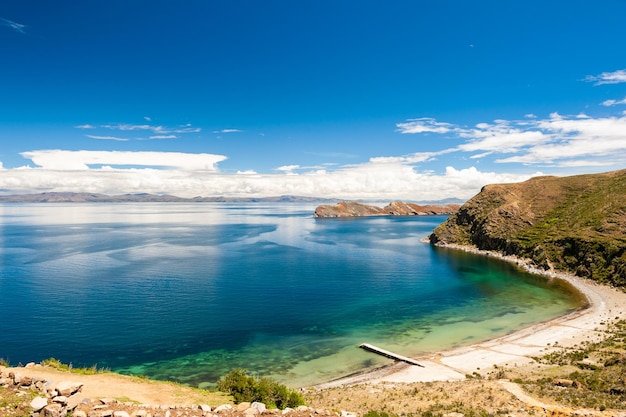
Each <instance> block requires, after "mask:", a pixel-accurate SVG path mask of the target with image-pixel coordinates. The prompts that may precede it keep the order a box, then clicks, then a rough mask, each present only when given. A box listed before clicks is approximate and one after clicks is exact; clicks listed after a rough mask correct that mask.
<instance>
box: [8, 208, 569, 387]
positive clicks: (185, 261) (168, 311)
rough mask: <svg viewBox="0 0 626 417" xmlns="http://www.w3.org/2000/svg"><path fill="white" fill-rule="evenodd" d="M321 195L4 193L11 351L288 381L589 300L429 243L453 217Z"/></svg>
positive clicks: (477, 337)
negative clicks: (14, 199) (371, 209)
mask: <svg viewBox="0 0 626 417" xmlns="http://www.w3.org/2000/svg"><path fill="white" fill-rule="evenodd" d="M314 209H315V204H297V203H287V204H277V203H267V204H266V203H246V204H231V203H187V204H178V203H140V204H96V203H93V204H92V203H86V204H62V203H57V204H4V205H0V317H1V318H2V319H1V320H0V358H3V359H5V360H8V361H9V362H10V363H11V364H13V365H16V364H18V363H22V364H25V363H27V362H31V361H34V362H39V361H41V360H43V359H46V358H49V357H54V358H57V359H59V360H61V361H62V362H65V363H72V364H73V366H87V367H90V366H93V365H95V366H97V367H99V368H108V369H111V370H114V371H118V372H122V373H127V374H135V375H145V376H148V377H151V378H156V379H164V380H175V381H178V382H182V383H186V384H190V385H194V386H202V387H205V386H211V384H213V383H214V382H215V381H216V380H217V379H218V378H219V377H220V376H221V375H223V374H225V373H227V372H228V371H229V370H231V369H233V368H246V369H248V370H249V371H250V372H251V373H252V374H255V375H263V376H271V377H273V378H276V379H278V380H279V381H282V382H285V383H287V384H288V385H290V386H294V387H296V386H304V385H310V384H314V383H319V382H325V381H329V380H331V379H334V378H337V377H339V376H342V375H347V374H351V373H354V372H358V371H362V370H364V369H367V368H372V367H376V366H381V365H382V364H386V363H390V362H391V361H390V360H389V359H385V358H381V357H379V356H377V355H374V354H372V353H368V352H365V351H363V350H361V349H359V348H358V345H359V344H360V343H363V342H367V343H371V344H374V345H377V346H380V347H383V348H385V349H387V350H391V351H394V352H396V353H400V354H403V355H407V356H411V355H419V354H422V353H426V352H432V351H436V350H442V349H449V348H451V347H455V346H460V345H464V344H469V343H474V342H477V341H481V340H486V339H489V338H493V337H496V336H500V335H503V334H507V333H510V332H512V331H514V330H516V329H519V328H521V327H525V326H528V325H530V324H532V323H536V322H540V321H544V320H548V319H551V318H554V317H556V316H559V315H563V314H566V313H568V312H570V311H573V310H575V309H577V308H579V307H580V304H579V298H578V297H576V296H575V295H574V294H572V293H571V292H569V291H568V290H566V289H565V288H563V287H560V286H559V285H558V284H557V283H554V282H548V281H546V280H544V279H542V278H538V277H535V276H533V275H530V274H528V273H526V272H523V271H522V270H520V269H518V268H516V267H515V266H513V265H511V264H509V263H505V262H502V261H499V260H497V259H493V258H488V257H483V256H476V255H472V254H468V253H463V252H459V251H453V250H447V249H441V248H434V247H431V246H430V245H428V244H425V243H422V242H421V241H420V240H421V239H422V238H423V237H425V236H427V235H428V234H429V233H430V232H431V231H432V230H433V229H434V228H435V227H436V226H437V225H438V224H440V223H441V222H442V221H444V220H445V216H419V217H371V218H352V219H315V218H313V211H314Z"/></svg>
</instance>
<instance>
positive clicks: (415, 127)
mask: <svg viewBox="0 0 626 417" xmlns="http://www.w3.org/2000/svg"><path fill="white" fill-rule="evenodd" d="M396 127H397V128H398V130H397V131H398V132H400V133H403V134H404V133H428V132H432V133H447V132H450V131H451V130H452V125H451V124H449V123H442V122H438V121H436V120H435V119H432V118H430V117H422V118H419V119H410V120H407V121H406V122H404V123H397V124H396Z"/></svg>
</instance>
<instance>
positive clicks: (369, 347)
mask: <svg viewBox="0 0 626 417" xmlns="http://www.w3.org/2000/svg"><path fill="white" fill-rule="evenodd" d="M359 347H360V348H361V349H365V350H367V351H369V352H373V353H376V354H377V355H381V356H385V357H387V358H389V359H393V360H396V361H401V362H406V363H408V364H410V365H416V366H421V367H422V368H423V367H424V365H421V364H419V363H417V361H415V360H413V359H411V358H407V357H406V356H402V355H398V354H396V353H393V352H389V351H388V350H385V349H381V348H379V347H376V346H374V345H370V344H369V343H361V345H359Z"/></svg>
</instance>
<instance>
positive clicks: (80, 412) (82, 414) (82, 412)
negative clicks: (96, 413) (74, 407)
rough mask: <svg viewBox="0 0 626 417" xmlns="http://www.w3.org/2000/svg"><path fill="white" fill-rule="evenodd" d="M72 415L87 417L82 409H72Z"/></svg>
mask: <svg viewBox="0 0 626 417" xmlns="http://www.w3.org/2000/svg"><path fill="white" fill-rule="evenodd" d="M72 417H87V414H85V412H84V411H83V410H78V411H74V414H72Z"/></svg>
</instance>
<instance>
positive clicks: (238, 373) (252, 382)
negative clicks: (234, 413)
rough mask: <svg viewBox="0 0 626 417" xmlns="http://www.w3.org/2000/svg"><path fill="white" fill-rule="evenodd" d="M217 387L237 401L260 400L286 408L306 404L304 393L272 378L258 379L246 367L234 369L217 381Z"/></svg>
mask: <svg viewBox="0 0 626 417" xmlns="http://www.w3.org/2000/svg"><path fill="white" fill-rule="evenodd" d="M217 389H218V390H220V391H222V392H226V393H228V394H230V395H232V396H233V399H234V400H235V402H236V403H240V402H244V401H249V402H254V401H259V402H262V403H265V404H266V405H267V406H268V407H277V408H280V409H284V408H286V407H297V406H299V405H303V404H304V398H303V397H302V395H301V394H300V393H299V392H297V391H294V390H292V389H289V388H287V387H286V386H285V385H283V384H280V383H278V382H277V381H274V380H273V379H271V378H260V379H256V378H255V377H253V376H250V375H248V373H247V371H246V370H245V369H233V370H232V371H230V372H229V373H228V374H226V375H224V376H223V377H222V378H220V380H219V381H217Z"/></svg>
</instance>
